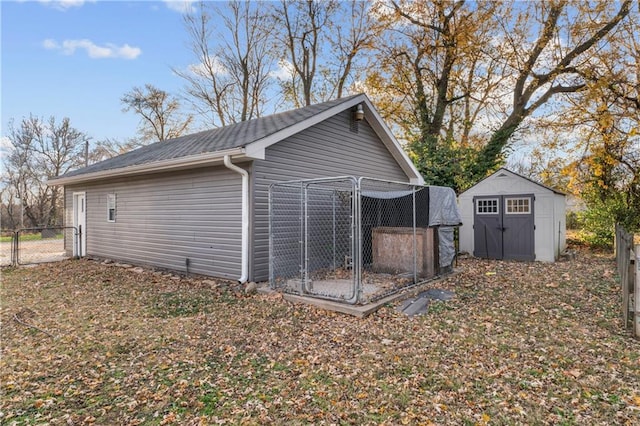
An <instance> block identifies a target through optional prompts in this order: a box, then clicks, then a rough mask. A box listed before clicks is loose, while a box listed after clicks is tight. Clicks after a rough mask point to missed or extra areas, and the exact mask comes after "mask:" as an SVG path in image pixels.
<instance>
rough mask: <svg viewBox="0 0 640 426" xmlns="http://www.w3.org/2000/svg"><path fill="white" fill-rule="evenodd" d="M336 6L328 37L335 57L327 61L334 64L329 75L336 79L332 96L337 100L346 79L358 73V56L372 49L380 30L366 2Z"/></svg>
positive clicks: (345, 3) (355, 1)
mask: <svg viewBox="0 0 640 426" xmlns="http://www.w3.org/2000/svg"><path fill="white" fill-rule="evenodd" d="M338 7H339V10H338V13H334V14H332V22H331V23H330V27H331V31H329V37H328V38H329V42H330V44H331V47H332V52H334V56H335V57H334V58H333V60H331V61H330V62H333V63H335V65H333V66H332V68H333V70H332V71H331V74H332V75H335V76H337V77H336V78H335V82H334V84H333V90H332V93H335V97H337V98H341V97H342V96H343V95H344V92H345V89H346V88H347V87H346V86H347V83H348V81H349V79H350V78H352V77H353V75H354V73H355V74H358V72H359V71H362V70H361V69H358V68H359V67H358V61H357V59H358V57H359V56H363V54H364V53H366V52H367V51H370V50H372V49H373V48H374V46H375V41H376V39H377V37H378V36H379V35H380V32H381V31H382V28H383V27H382V25H381V23H380V22H379V21H378V20H376V19H375V18H374V16H373V14H372V13H371V4H370V3H369V2H366V1H360V0H351V1H343V2H340V3H339V6H338Z"/></svg>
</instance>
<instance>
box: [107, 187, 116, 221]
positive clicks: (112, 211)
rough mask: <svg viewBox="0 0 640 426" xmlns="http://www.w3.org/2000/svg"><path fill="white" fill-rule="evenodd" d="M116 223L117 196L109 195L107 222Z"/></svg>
mask: <svg viewBox="0 0 640 426" xmlns="http://www.w3.org/2000/svg"><path fill="white" fill-rule="evenodd" d="M115 221H116V194H107V222H115Z"/></svg>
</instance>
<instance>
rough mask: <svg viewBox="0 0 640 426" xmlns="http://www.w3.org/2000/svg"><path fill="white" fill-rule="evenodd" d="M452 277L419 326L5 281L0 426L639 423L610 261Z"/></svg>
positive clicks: (269, 299)
mask: <svg viewBox="0 0 640 426" xmlns="http://www.w3.org/2000/svg"><path fill="white" fill-rule="evenodd" d="M459 268H460V269H461V270H462V272H461V273H460V274H458V275H455V276H452V277H449V278H447V279H446V280H444V281H441V282H438V283H437V287H438V288H444V289H449V290H454V291H455V292H456V295H457V297H456V299H454V300H452V301H448V302H446V304H443V305H442V306H440V308H439V309H436V308H434V309H433V310H430V311H429V313H427V314H426V315H424V316H423V317H420V318H414V319H408V318H406V317H405V316H404V315H402V314H399V313H397V312H396V311H395V307H394V306H389V307H385V308H383V309H381V310H380V311H378V312H377V313H375V314H373V315H371V316H370V317H368V318H365V319H355V318H352V317H348V316H345V315H341V314H336V313H330V312H326V311H323V310H320V309H316V308H312V307H309V306H297V305H292V304H290V303H288V302H286V301H284V300H282V298H281V297H280V295H279V294H277V293H276V294H272V295H264V296H263V295H253V296H249V295H246V294H245V293H244V291H243V289H242V288H240V287H239V286H237V285H236V284H235V283H232V282H227V281H224V280H218V279H215V280H214V279H211V278H207V279H202V280H200V279H198V278H196V277H190V278H184V277H179V276H177V275H175V274H167V273H159V272H153V271H149V270H142V271H139V270H136V271H134V270H132V268H126V267H118V266H117V265H115V264H100V263H97V262H92V261H88V260H82V261H67V262H62V263H58V264H50V265H40V266H37V267H34V268H28V269H26V268H25V269H12V270H5V271H3V286H2V290H1V291H2V294H1V296H2V297H1V302H0V303H2V317H1V319H2V329H1V331H0V332H1V333H2V334H1V337H2V343H3V345H2V351H3V353H2V357H1V358H0V383H1V391H2V395H3V397H2V399H0V423H3V424H5V423H6V424H12V423H16V424H22V423H28V424H33V423H50V424H89V423H95V424H132V425H133V424H166V425H171V424H217V423H219V424H223V423H227V424H243V423H245V424H260V423H262V424H309V423H311V424H354V423H357V424H390V425H391V424H426V425H429V424H477V425H488V424H531V423H535V424H562V423H567V424H574V423H575V424H594V425H597V424H603V425H604V424H625V423H627V424H638V423H640V380H638V377H640V348H639V345H638V342H637V341H635V340H633V339H631V338H630V337H629V336H626V335H624V334H623V331H622V328H621V324H620V322H621V321H620V319H619V316H620V315H619V306H618V292H617V287H616V282H615V276H614V274H612V273H611V271H613V270H614V267H613V263H612V260H611V259H610V258H605V257H602V256H599V257H596V256H590V255H589V254H588V253H581V255H580V256H578V257H577V258H576V259H574V260H571V261H568V262H559V263H556V264H544V263H519V262H497V261H486V260H482V261H480V260H476V259H466V260H464V261H461V262H460V265H459ZM434 286H436V285H435V284H434ZM438 306H439V305H438ZM16 314H18V318H20V319H21V320H22V321H24V322H26V323H28V324H31V325H34V326H36V327H39V328H42V329H43V330H46V331H47V332H50V333H52V334H53V335H55V336H57V337H56V339H50V338H48V336H46V335H45V334H43V333H41V332H39V331H38V330H36V329H33V328H31V327H26V326H24V325H22V324H19V323H18V322H16V321H14V320H13V319H12V318H13V315H16Z"/></svg>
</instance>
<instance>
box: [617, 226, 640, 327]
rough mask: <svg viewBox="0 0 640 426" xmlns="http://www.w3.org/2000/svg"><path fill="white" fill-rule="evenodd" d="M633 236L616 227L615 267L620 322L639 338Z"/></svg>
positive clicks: (637, 258)
mask: <svg viewBox="0 0 640 426" xmlns="http://www.w3.org/2000/svg"><path fill="white" fill-rule="evenodd" d="M633 238H634V235H633V234H631V233H629V232H627V231H626V230H625V229H624V228H623V227H622V226H620V225H616V246H615V248H616V266H617V268H618V276H619V277H620V291H621V296H622V297H621V299H622V321H623V325H624V328H625V329H627V328H631V329H632V333H633V335H634V336H635V337H636V338H640V244H638V245H636V246H635V250H634V245H633Z"/></svg>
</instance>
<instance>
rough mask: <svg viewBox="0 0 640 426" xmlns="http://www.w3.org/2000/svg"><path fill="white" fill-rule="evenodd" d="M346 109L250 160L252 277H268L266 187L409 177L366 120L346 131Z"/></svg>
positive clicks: (405, 179) (348, 117)
mask: <svg viewBox="0 0 640 426" xmlns="http://www.w3.org/2000/svg"><path fill="white" fill-rule="evenodd" d="M351 125H352V123H351V111H349V110H347V111H344V112H342V113H340V114H337V115H335V116H333V117H331V118H329V119H327V120H325V121H323V122H322V123H319V124H317V125H315V126H313V127H310V128H308V129H306V130H304V131H302V132H300V133H298V134H296V135H293V136H291V137H289V138H287V139H285V140H283V141H281V142H279V143H277V144H274V145H272V146H270V147H269V148H267V150H266V154H265V160H256V161H254V166H253V167H254V174H253V219H252V220H253V227H252V228H253V238H252V243H253V246H252V252H253V256H252V267H251V270H252V271H253V275H252V277H251V278H252V279H253V280H256V281H264V280H267V279H268V278H269V199H268V197H269V185H270V184H271V183H273V182H281V181H288V180H295V179H313V178H319V177H332V176H345V175H349V176H356V177H359V176H367V177H374V178H379V179H388V180H393V181H400V182H408V181H409V178H408V177H407V175H406V174H405V173H404V171H403V170H402V168H401V167H400V166H399V165H398V163H397V162H396V160H395V159H394V158H393V157H392V156H391V154H390V153H389V151H388V150H387V148H386V146H385V145H384V144H383V143H382V141H381V140H380V139H379V138H378V136H377V135H376V133H375V132H374V131H373V129H372V128H371V126H369V124H368V123H367V122H366V121H362V122H360V123H358V132H357V133H356V132H353V131H352V130H351Z"/></svg>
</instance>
